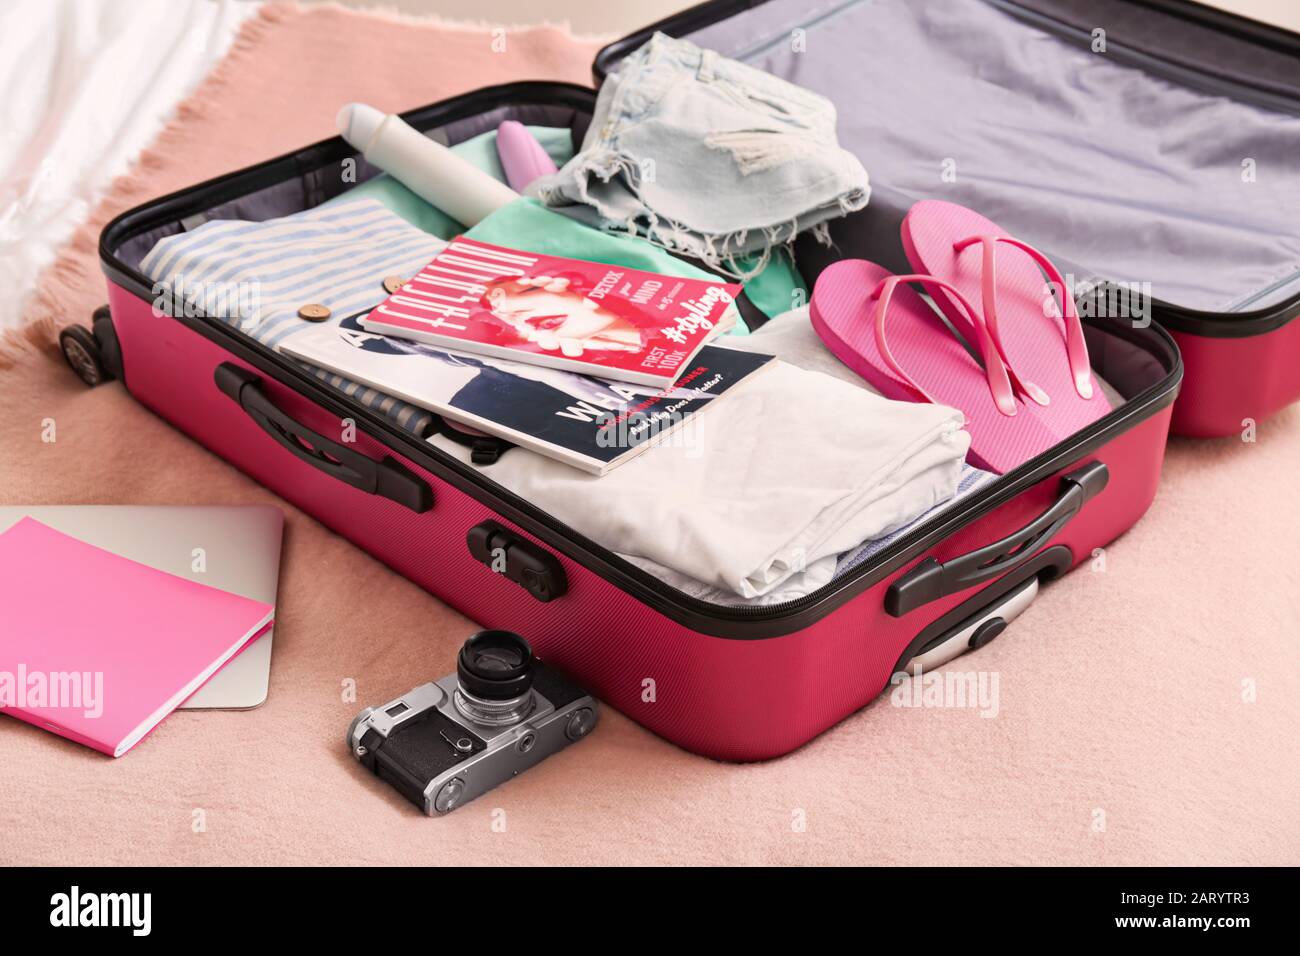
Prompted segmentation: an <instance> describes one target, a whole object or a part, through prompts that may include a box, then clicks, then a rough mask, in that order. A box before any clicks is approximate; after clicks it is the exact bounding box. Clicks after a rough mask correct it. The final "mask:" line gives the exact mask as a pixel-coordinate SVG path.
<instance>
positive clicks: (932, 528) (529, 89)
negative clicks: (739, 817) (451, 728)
mask: <svg viewBox="0 0 1300 956" xmlns="http://www.w3.org/2000/svg"><path fill="white" fill-rule="evenodd" d="M593 102H594V92H593V91H592V90H589V89H586V88H585V87H580V86H576V85H573V84H567V83H538V82H521V83H511V84H504V85H501V86H495V87H487V88H484V89H482V90H478V91H476V92H474V93H470V94H468V95H467V96H464V97H459V98H455V99H453V100H448V101H444V102H442V103H439V104H434V105H432V106H429V107H424V108H421V109H418V110H412V111H408V112H406V113H403V114H402V116H403V118H404V119H406V121H407V122H409V123H411V125H413V126H415V127H416V128H417V129H422V130H424V129H430V128H433V127H437V126H442V125H445V124H447V123H451V122H454V121H456V120H458V119H463V118H466V117H469V116H473V115H476V114H478V113H482V112H487V111H488V110H491V109H496V108H499V107H502V106H507V105H527V104H549V105H561V106H574V107H575V108H578V109H583V110H588V111H589V110H590V108H591V104H592V103H593ZM355 155H356V153H355V150H353V149H352V147H351V146H349V145H348V144H347V143H346V142H344V141H343V139H342V138H341V137H334V138H332V139H328V140H324V141H321V142H319V143H315V144H313V145H310V146H308V147H306V148H304V149H301V150H297V151H295V152H292V153H287V154H285V155H283V156H279V157H276V158H274V159H270V160H267V161H266V162H263V163H260V164H257V165H255V166H251V167H247V168H245V169H242V170H238V171H236V172H233V173H229V174H226V175H224V176H220V177H218V178H216V179H212V180H209V181H207V182H204V183H199V184H197V185H195V186H191V187H187V188H186V189H183V190H179V191H177V192H174V193H171V194H169V195H166V196H163V197H161V198H159V199H157V200H153V201H151V202H148V203H146V204H144V205H142V206H138V207H136V208H134V209H131V210H128V211H127V212H124V213H122V214H121V215H119V216H117V217H116V218H115V219H113V220H112V221H111V222H110V223H108V225H106V226H105V227H104V229H103V231H102V232H101V233H100V240H99V257H100V264H101V266H102V268H103V271H104V273H105V274H106V276H107V277H108V279H109V280H110V281H112V282H113V283H114V284H115V285H118V286H121V287H122V288H123V289H125V290H127V291H128V292H130V293H131V294H133V295H135V296H137V297H138V298H140V299H142V300H143V301H145V302H152V301H153V299H154V293H153V291H152V289H153V282H152V280H150V279H149V278H148V277H147V276H145V275H144V274H143V273H141V272H139V271H138V270H136V269H133V268H131V267H129V266H127V265H126V264H125V263H124V262H122V261H121V260H119V259H118V258H117V256H116V255H115V252H114V250H115V249H116V248H118V247H119V246H120V245H121V244H123V243H124V242H126V241H127V240H128V239H130V238H131V237H133V236H135V235H139V234H141V233H144V232H147V231H148V230H149V228H151V227H152V226H155V225H158V224H160V223H162V222H173V221H176V220H179V219H181V218H184V217H186V216H188V215H191V214H193V213H195V212H200V211H204V210H206V209H210V208H212V207H213V206H215V205H218V204H220V203H222V202H224V201H226V200H229V199H233V198H236V197H238V196H242V195H245V194H247V193H249V192H252V191H255V190H256V189H258V188H262V187H265V186H269V185H274V184H275V183H278V182H281V181H283V180H285V179H290V178H295V177H300V176H302V175H303V174H304V173H307V172H310V171H312V170H315V169H319V168H320V167H322V166H324V165H327V164H330V163H336V162H339V161H341V160H342V159H344V158H346V157H349V156H355ZM171 320H172V321H177V322H180V323H181V324H183V325H184V326H186V327H187V328H189V329H191V330H192V331H194V332H197V333H198V334H199V335H202V336H203V337H204V338H206V339H208V340H209V341H211V342H214V343H215V344H217V345H219V346H220V347H221V348H223V349H224V350H226V351H227V352H228V353H230V354H231V355H233V356H234V357H236V358H238V359H240V360H242V361H244V362H246V363H248V364H249V365H251V366H253V367H254V368H256V369H257V370H258V371H259V372H260V373H262V374H264V375H267V376H268V377H270V378H271V379H273V380H275V381H276V382H279V383H280V384H281V385H284V386H285V387H287V388H290V389H292V390H294V391H296V392H298V393H299V394H301V395H303V396H304V397H306V398H308V399H309V400H311V401H312V402H314V403H315V404H317V405H319V406H321V407H322V408H324V409H325V410H326V411H328V412H330V413H331V414H334V415H336V416H337V417H339V418H351V419H353V420H354V421H356V422H357V425H358V427H361V428H362V429H363V430H364V431H365V432H366V433H367V434H369V435H370V436H371V437H372V438H374V439H376V440H377V441H379V442H381V443H382V444H383V445H385V446H386V447H387V448H389V449H390V450H392V451H394V452H397V453H399V454H401V455H403V456H405V457H406V458H407V459H408V460H410V461H413V462H415V463H416V464H418V465H419V466H420V467H422V468H424V469H425V470H426V471H428V472H429V473H431V474H432V475H434V476H435V477H437V478H438V479H439V480H442V481H445V482H447V483H448V484H450V485H452V486H453V487H455V488H457V489H459V490H460V491H463V492H465V493H466V494H468V495H470V496H471V497H473V498H474V499H476V500H477V501H479V502H480V503H482V504H484V505H486V506H488V507H490V508H491V509H492V510H493V511H495V512H496V513H497V514H498V515H500V516H501V517H503V518H505V519H507V520H509V521H510V522H512V523H514V524H515V525H517V526H518V527H519V528H521V529H523V530H524V531H526V532H528V533H529V534H532V535H534V536H535V537H537V538H538V539H539V540H541V541H542V542H544V544H545V545H546V546H547V547H550V548H553V549H555V550H557V551H560V552H561V553H563V554H565V555H566V556H568V557H569V558H571V559H572V560H573V561H575V562H577V563H578V564H580V565H582V566H583V567H585V568H587V569H588V570H591V571H593V572H595V573H597V574H599V575H600V576H601V577H603V578H605V579H606V580H608V581H610V582H611V583H613V584H615V585H616V586H618V587H619V588H621V589H622V590H624V591H626V592H627V593H629V594H630V595H632V596H633V597H635V598H636V599H637V600H639V601H641V602H642V603H644V604H646V605H647V606H649V607H651V608H653V609H654V610H656V611H658V612H659V613H661V614H663V615H664V616H665V617H667V618H669V619H671V620H673V621H676V622H677V623H679V624H681V625H683V626H685V627H688V628H690V629H692V630H694V631H698V632H701V633H704V634H708V635H711V636H715V637H722V638H728V639H736V640H756V639H766V638H771V637H779V636H782V635H785V634H790V633H793V632H795V631H799V630H802V629H804V628H806V627H809V626H810V625H813V624H815V623H817V622H818V621H820V620H821V619H822V618H824V617H825V616H827V615H828V614H830V613H831V612H833V611H835V610H836V609H837V608H839V607H841V606H843V605H844V604H846V603H848V602H849V601H851V600H852V599H853V598H855V597H857V596H858V595H859V594H861V593H862V592H863V591H866V590H868V589H870V588H871V587H873V586H874V585H876V584H878V583H879V582H880V581H882V580H884V579H885V578H887V577H889V576H891V575H893V574H894V573H895V572H897V571H898V570H899V569H901V568H902V567H903V566H904V565H906V564H908V563H910V562H913V561H915V560H916V558H918V557H920V556H921V555H922V554H923V553H924V552H925V551H927V550H929V549H930V548H932V547H933V546H934V545H936V544H938V543H939V542H941V541H942V540H944V539H945V538H947V537H948V536H950V535H952V534H953V533H955V532H956V531H957V530H959V529H960V528H962V527H964V526H965V525H967V524H970V523H972V522H975V521H978V520H979V519H980V518H982V517H984V516H985V515H987V514H989V513H990V512H992V511H994V510H995V509H997V508H999V507H1001V506H1002V505H1003V504H1005V503H1007V502H1008V501H1011V500H1012V499H1014V498H1015V497H1016V496H1017V495H1019V494H1021V493H1022V492H1024V491H1025V490H1027V489H1029V488H1031V487H1033V486H1034V485H1036V484H1038V483H1039V482H1041V481H1043V480H1045V479H1047V478H1049V477H1051V476H1052V475H1054V474H1056V473H1057V472H1059V471H1060V470H1062V469H1063V468H1065V467H1067V466H1068V465H1070V464H1072V463H1074V462H1076V461H1078V460H1080V459H1081V458H1083V457H1085V456H1087V455H1089V454H1091V453H1092V452H1095V451H1096V450H1098V449H1100V448H1101V447H1103V446H1104V445H1106V444H1107V443H1108V442H1109V441H1111V440H1112V439H1113V438H1115V437H1116V436H1117V435H1119V434H1121V433H1123V432H1125V431H1127V430H1128V429H1130V428H1133V427H1135V426H1137V425H1138V424H1139V423H1140V422H1142V421H1144V420H1146V419H1148V418H1150V417H1152V416H1154V415H1156V414H1157V413H1159V412H1160V411H1161V410H1163V409H1165V408H1167V407H1169V406H1170V405H1172V404H1173V402H1174V399H1175V398H1176V397H1177V394H1178V390H1179V387H1180V385H1181V382H1182V376H1183V364H1182V358H1181V356H1180V355H1179V353H1178V348H1177V346H1176V345H1175V344H1174V341H1173V339H1172V338H1170V336H1169V335H1168V333H1167V332H1165V331H1164V330H1163V329H1161V328H1158V327H1156V326H1152V327H1151V328H1149V329H1145V330H1142V329H1134V328H1132V327H1131V326H1129V325H1128V324H1126V323H1123V322H1114V323H1110V324H1109V325H1107V324H1106V323H1105V320H1099V319H1091V318H1090V319H1086V320H1085V324H1086V325H1091V326H1095V327H1105V328H1107V332H1108V334H1111V335H1115V336H1117V337H1120V338H1124V339H1126V340H1128V341H1130V342H1133V343H1135V344H1138V345H1140V346H1141V347H1142V348H1143V350H1144V351H1146V352H1147V353H1148V354H1150V355H1151V356H1152V357H1153V358H1154V359H1155V360H1156V361H1157V362H1158V363H1159V364H1160V365H1161V367H1162V368H1163V369H1164V370H1165V376H1164V377H1163V378H1162V379H1161V380H1160V381H1159V382H1157V383H1155V384H1154V385H1152V386H1150V387H1149V388H1147V389H1145V390H1144V391H1142V392H1141V393H1139V394H1138V395H1135V396H1133V397H1132V398H1131V399H1129V400H1128V401H1126V402H1125V403H1124V404H1123V405H1122V406H1120V408H1118V409H1115V410H1114V411H1112V412H1111V413H1110V414H1108V415H1106V416H1105V417H1103V418H1101V419H1099V420H1098V421H1097V422H1094V423H1093V424H1092V425H1090V426H1089V427H1088V428H1086V429H1084V430H1083V431H1081V432H1079V433H1078V434H1076V435H1074V436H1073V437H1072V438H1071V439H1069V440H1068V441H1066V442H1062V443H1060V444H1058V445H1056V446H1054V447H1053V448H1052V449H1050V450H1049V451H1047V452H1045V453H1044V454H1042V455H1040V456H1038V457H1037V458H1034V459H1032V460H1030V461H1028V462H1026V463H1025V464H1023V465H1021V466H1020V467H1019V468H1017V469H1015V470H1014V471H1011V472H1008V473H1007V474H1006V475H1003V476H1002V477H1001V478H999V479H997V480H996V481H994V482H991V483H990V484H989V485H988V486H987V487H986V488H985V489H983V490H981V491H979V492H976V493H974V494H972V495H970V496H969V497H968V498H965V499H963V500H962V501H960V502H958V503H957V504H955V505H953V506H952V507H951V508H950V509H948V510H947V511H945V512H944V513H943V514H941V515H940V516H938V517H936V518H935V519H934V521H933V522H932V523H926V525H924V526H921V527H918V528H915V529H913V530H912V531H911V532H909V533H908V534H906V535H903V536H901V537H900V538H899V539H898V540H897V541H895V542H893V543H892V544H890V545H889V546H888V547H887V548H884V549H882V550H881V552H880V553H879V554H877V555H875V556H874V557H873V558H872V559H871V560H870V561H866V562H864V563H863V564H862V565H861V566H860V567H858V568H855V569H854V570H852V571H850V572H849V573H847V574H845V575H843V576H842V577H840V578H837V579H835V580H834V581H832V582H830V583H829V584H827V585H826V586H824V587H823V588H821V589H819V590H817V591H814V592H813V593H811V594H808V595H805V596H804V597H802V598H800V599H798V600H796V601H791V602H787V603H785V604H778V605H768V606H739V607H733V606H728V605H718V604H712V603H709V602H706V601H702V600H699V599H698V598H694V597H691V596H690V595H687V594H685V593H683V592H681V591H678V590H677V589H675V588H673V587H671V586H669V585H668V584H666V583H664V582H663V581H660V580H659V579H658V578H656V577H654V576H653V575H651V574H649V573H648V572H645V571H643V570H641V569H640V568H637V567H635V566H634V565H632V564H630V563H629V562H627V561H625V560H623V559H622V558H620V557H618V555H616V554H615V553H614V552H613V551H611V550H610V549H608V548H606V547H604V546H602V545H600V544H597V543H596V542H594V541H592V540H590V539H589V538H586V537H584V536H582V535H580V534H578V533H577V532H576V531H574V530H573V529H572V528H569V527H568V526H567V525H564V524H563V523H562V522H560V521H558V520H557V519H555V518H553V517H552V516H550V515H549V514H547V513H545V512H543V511H541V510H540V509H538V508H537V507H535V506H533V505H532V504H530V503H529V502H527V501H525V500H524V499H522V498H520V497H518V496H517V495H515V494H513V493H512V492H510V491H507V490H506V489H504V488H502V487H500V486H498V485H496V484H495V483H492V482H491V481H490V480H489V479H488V478H487V477H486V476H485V475H484V474H483V473H481V472H479V471H477V470H475V469H473V468H470V467H469V466H467V465H464V464H463V463H461V462H460V461H459V460H457V459H455V458H453V457H451V456H449V455H446V454H444V453H443V452H441V451H440V450H439V449H437V448H436V447H434V446H432V445H429V444H428V443H427V442H424V441H421V440H420V439H419V438H417V437H416V436H414V435H412V434H410V433H409V432H406V431H403V430H402V429H400V428H399V427H398V426H397V425H396V424H395V423H393V422H391V421H390V420H388V419H387V418H385V417H383V416H381V415H379V414H378V413H376V412H373V411H372V410H370V409H369V408H367V407H366V406H364V405H361V404H360V403H356V402H353V401H352V400H350V399H349V398H348V397H347V396H346V395H344V394H343V393H341V392H337V391H334V390H332V389H330V388H329V387H328V386H327V385H325V383H323V382H321V381H320V380H319V379H317V378H315V377H314V376H312V375H311V374H309V373H308V372H306V371H305V370H303V369H301V368H299V367H298V366H296V365H295V364H293V363H291V362H290V361H289V360H288V359H287V358H286V357H284V356H281V355H279V354H278V353H276V352H274V351H272V350H271V349H269V348H267V347H266V346H263V345H262V344H260V343H258V342H257V341H255V340H254V339H251V338H249V337H248V336H246V335H244V334H243V333H241V332H239V331H238V330H237V329H235V328H233V327H231V326H230V325H228V324H226V323H224V322H221V321H219V320H214V319H208V318H206V317H204V316H202V315H196V316H193V317H191V316H186V315H182V316H178V317H172V318H171ZM126 364H129V360H128V362H127V363H126ZM123 371H124V373H125V372H127V370H126V369H125V368H124V369H123ZM121 380H122V382H123V384H124V385H126V386H127V388H128V390H129V387H130V383H129V375H128V374H123V375H122V376H121ZM434 511H435V513H436V508H435V509H434ZM1031 557H1032V554H1026V555H1025V559H1026V560H1029V559H1030V558H1031ZM1006 570H1007V572H1008V573H1009V572H1011V571H1013V570H1014V568H1010V567H1008V568H1007V569H1006Z"/></svg>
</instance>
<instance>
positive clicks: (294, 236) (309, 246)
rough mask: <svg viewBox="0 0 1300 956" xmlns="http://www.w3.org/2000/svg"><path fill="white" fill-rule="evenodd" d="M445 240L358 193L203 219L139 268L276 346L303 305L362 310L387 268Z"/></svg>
mask: <svg viewBox="0 0 1300 956" xmlns="http://www.w3.org/2000/svg"><path fill="white" fill-rule="evenodd" d="M445 245H446V243H445V242H444V241H443V240H441V239H439V238H438V237H437V236H432V235H429V234H428V233H426V232H423V231H421V230H419V229H417V228H415V227H414V226H412V225H411V224H410V223H408V222H407V221H406V220H404V219H402V218H401V217H399V216H397V215H395V214H393V213H391V212H389V211H388V209H386V208H385V207H384V206H383V205H382V204H381V203H379V202H377V201H375V200H373V199H358V200H355V201H352V202H345V203H338V204H334V205H330V206H325V207H321V208H317V209H310V210H307V211H306V212H301V213H295V214H293V215H290V216H284V217H282V218H280V219H269V220H267V221H265V222H244V221H241V220H213V221H212V222H206V223H204V224H203V225H201V226H199V227H198V228H196V229H193V230H191V231H189V232H184V233H180V234H178V235H175V236H168V237H166V238H164V239H161V240H159V241H158V243H157V244H156V245H155V246H154V247H153V249H151V250H150V251H149V253H148V254H147V255H146V256H145V257H144V259H143V260H142V261H141V263H140V268H141V271H143V272H144V273H145V274H146V275H147V276H149V277H150V278H151V279H153V280H154V281H155V282H161V283H165V284H166V285H167V286H168V287H169V288H170V289H171V290H172V294H173V296H174V297H175V299H178V300H180V301H181V302H184V303H185V304H187V305H189V306H191V307H193V308H198V309H201V310H202V311H203V313H204V314H205V315H208V316H210V317H212V318H216V319H221V320H223V321H225V322H228V323H229V324H231V325H235V326H237V327H238V328H240V329H242V330H243V331H244V332H246V333H248V334H249V335H250V336H252V337H253V338H254V339H256V340H257V341H259V342H261V343H262V344H263V345H267V346H270V347H271V348H278V347H279V345H280V343H281V342H283V341H284V340H285V339H286V338H287V337H289V336H290V335H292V334H293V333H294V332H297V331H299V330H301V329H303V328H305V327H307V326H308V325H309V324H316V323H308V322H307V321H306V320H304V319H301V318H299V317H298V310H299V309H300V308H301V307H302V306H304V305H307V304H309V303H312V304H319V305H323V306H326V307H327V308H328V309H329V310H330V313H331V315H330V319H329V321H330V322H333V323H338V322H340V321H342V320H343V319H345V318H348V317H350V316H356V315H359V314H361V313H365V312H369V311H370V310H371V309H373V308H374V307H375V306H376V305H378V304H379V303H380V302H382V301H383V300H384V299H386V298H388V291H387V290H386V289H385V288H384V278H385V277H386V276H390V275H399V276H403V277H407V276H412V275H414V274H415V273H416V272H418V271H419V270H420V269H421V268H423V267H424V266H425V265H426V264H427V263H428V262H429V260H430V259H432V258H433V257H434V256H435V255H437V254H438V252H440V251H441V250H442V248H443V247H444V246H445ZM300 364H303V365H304V367H305V368H307V369H308V370H309V371H311V372H312V373H313V374H315V375H316V377H317V378H319V379H321V380H322V381H325V382H328V383H329V384H330V385H332V386H333V387H335V388H336V389H339V390H340V391H342V392H343V393H344V394H346V395H349V396H351V397H354V398H356V399H357V400H359V401H360V402H361V403H362V404H363V405H365V406H367V407H368V408H373V409H376V410H378V411H380V412H382V413H383V414H385V415H387V416H389V417H390V418H392V419H393V420H394V421H396V422H397V424H398V425H400V426H402V427H403V428H405V429H407V430H409V431H412V432H414V433H416V434H419V435H422V434H424V432H425V431H427V429H428V426H429V424H430V423H431V422H432V420H433V416H432V414H431V413H429V412H428V411H426V410H424V409H422V408H417V407H415V406H414V405H410V404H408V403H406V402H403V401H400V400H399V399H396V398H393V397H392V396H391V395H385V394H384V393H382V392H379V391H377V390H375V389H373V388H369V387H367V386H365V385H361V384H359V383H357V382H353V381H351V380H350V379H347V378H344V377H343V376H341V375H337V374H335V373H334V372H330V371H328V370H326V369H321V368H317V367H315V366H312V365H307V364H306V363H300Z"/></svg>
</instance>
